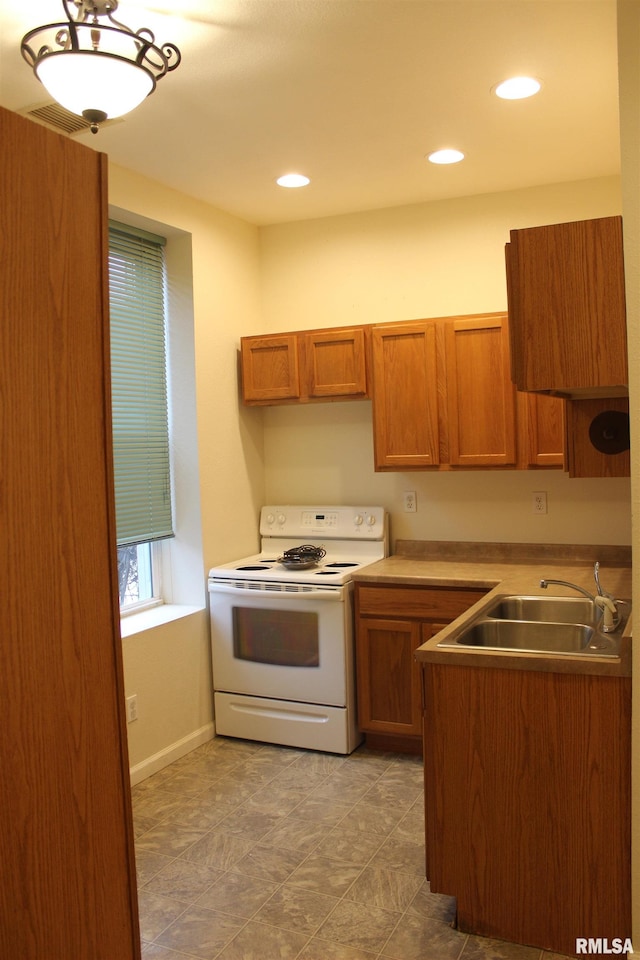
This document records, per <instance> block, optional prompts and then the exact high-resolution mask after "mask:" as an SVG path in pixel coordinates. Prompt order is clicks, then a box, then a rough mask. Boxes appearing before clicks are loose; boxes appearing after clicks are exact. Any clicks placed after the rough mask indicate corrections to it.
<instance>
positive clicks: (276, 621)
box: [233, 607, 320, 667]
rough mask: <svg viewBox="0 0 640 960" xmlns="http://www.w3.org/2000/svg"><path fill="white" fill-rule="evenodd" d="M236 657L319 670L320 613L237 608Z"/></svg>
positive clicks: (234, 637) (234, 641)
mask: <svg viewBox="0 0 640 960" xmlns="http://www.w3.org/2000/svg"><path fill="white" fill-rule="evenodd" d="M233 655H234V657H235V658H236V660H250V661H252V662H253V663H271V664H275V665H277V666H280V667H319V666H320V641H319V635H318V614H317V613H310V612H306V611H302V610H263V609H253V608H251V607H234V608H233Z"/></svg>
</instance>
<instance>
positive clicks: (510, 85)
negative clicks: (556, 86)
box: [493, 77, 542, 100]
mask: <svg viewBox="0 0 640 960" xmlns="http://www.w3.org/2000/svg"><path fill="white" fill-rule="evenodd" d="M541 86H542V84H541V83H540V81H539V80H536V78H535V77H511V79H510V80H504V81H503V82H502V83H499V84H498V85H497V86H495V87H494V88H493V92H494V93H495V95H496V96H497V97H500V99H501V100H524V99H525V98H526V97H532V96H533V95H534V93H537V92H538V90H539V89H540V87H541Z"/></svg>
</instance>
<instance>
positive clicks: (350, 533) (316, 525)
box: [260, 504, 387, 540]
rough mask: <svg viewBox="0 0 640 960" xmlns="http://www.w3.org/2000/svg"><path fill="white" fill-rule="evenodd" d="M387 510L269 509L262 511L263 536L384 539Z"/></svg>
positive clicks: (303, 507) (331, 508) (285, 507)
mask: <svg viewBox="0 0 640 960" xmlns="http://www.w3.org/2000/svg"><path fill="white" fill-rule="evenodd" d="M386 526H387V516H386V513H385V510H384V507H362V506H353V507H335V506H329V507H314V506H295V505H293V506H292V505H291V504H288V505H284V506H271V505H270V506H266V507H263V508H262V510H261V512H260V534H261V536H263V537H300V536H305V537H307V536H311V535H315V536H323V537H325V538H333V539H339V540H383V539H384V538H385V536H386Z"/></svg>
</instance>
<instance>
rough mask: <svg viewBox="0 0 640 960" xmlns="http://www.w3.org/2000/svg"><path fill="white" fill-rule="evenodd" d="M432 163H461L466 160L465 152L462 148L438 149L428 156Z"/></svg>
mask: <svg viewBox="0 0 640 960" xmlns="http://www.w3.org/2000/svg"><path fill="white" fill-rule="evenodd" d="M427 159H428V160H430V161H431V163H459V162H460V161H461V160H464V153H461V152H460V150H436V151H435V152H434V153H430V154H429V156H428V157H427Z"/></svg>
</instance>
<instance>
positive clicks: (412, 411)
mask: <svg viewBox="0 0 640 960" xmlns="http://www.w3.org/2000/svg"><path fill="white" fill-rule="evenodd" d="M436 335H437V324H436V321H435V320H421V321H418V322H416V323H389V324H384V325H380V326H374V327H373V328H372V331H371V350H372V372H373V442H374V449H375V467H376V470H415V469H416V468H419V467H433V466H437V465H438V464H439V463H440V431H439V424H438V367H437V363H436V352H437V350H436Z"/></svg>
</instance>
